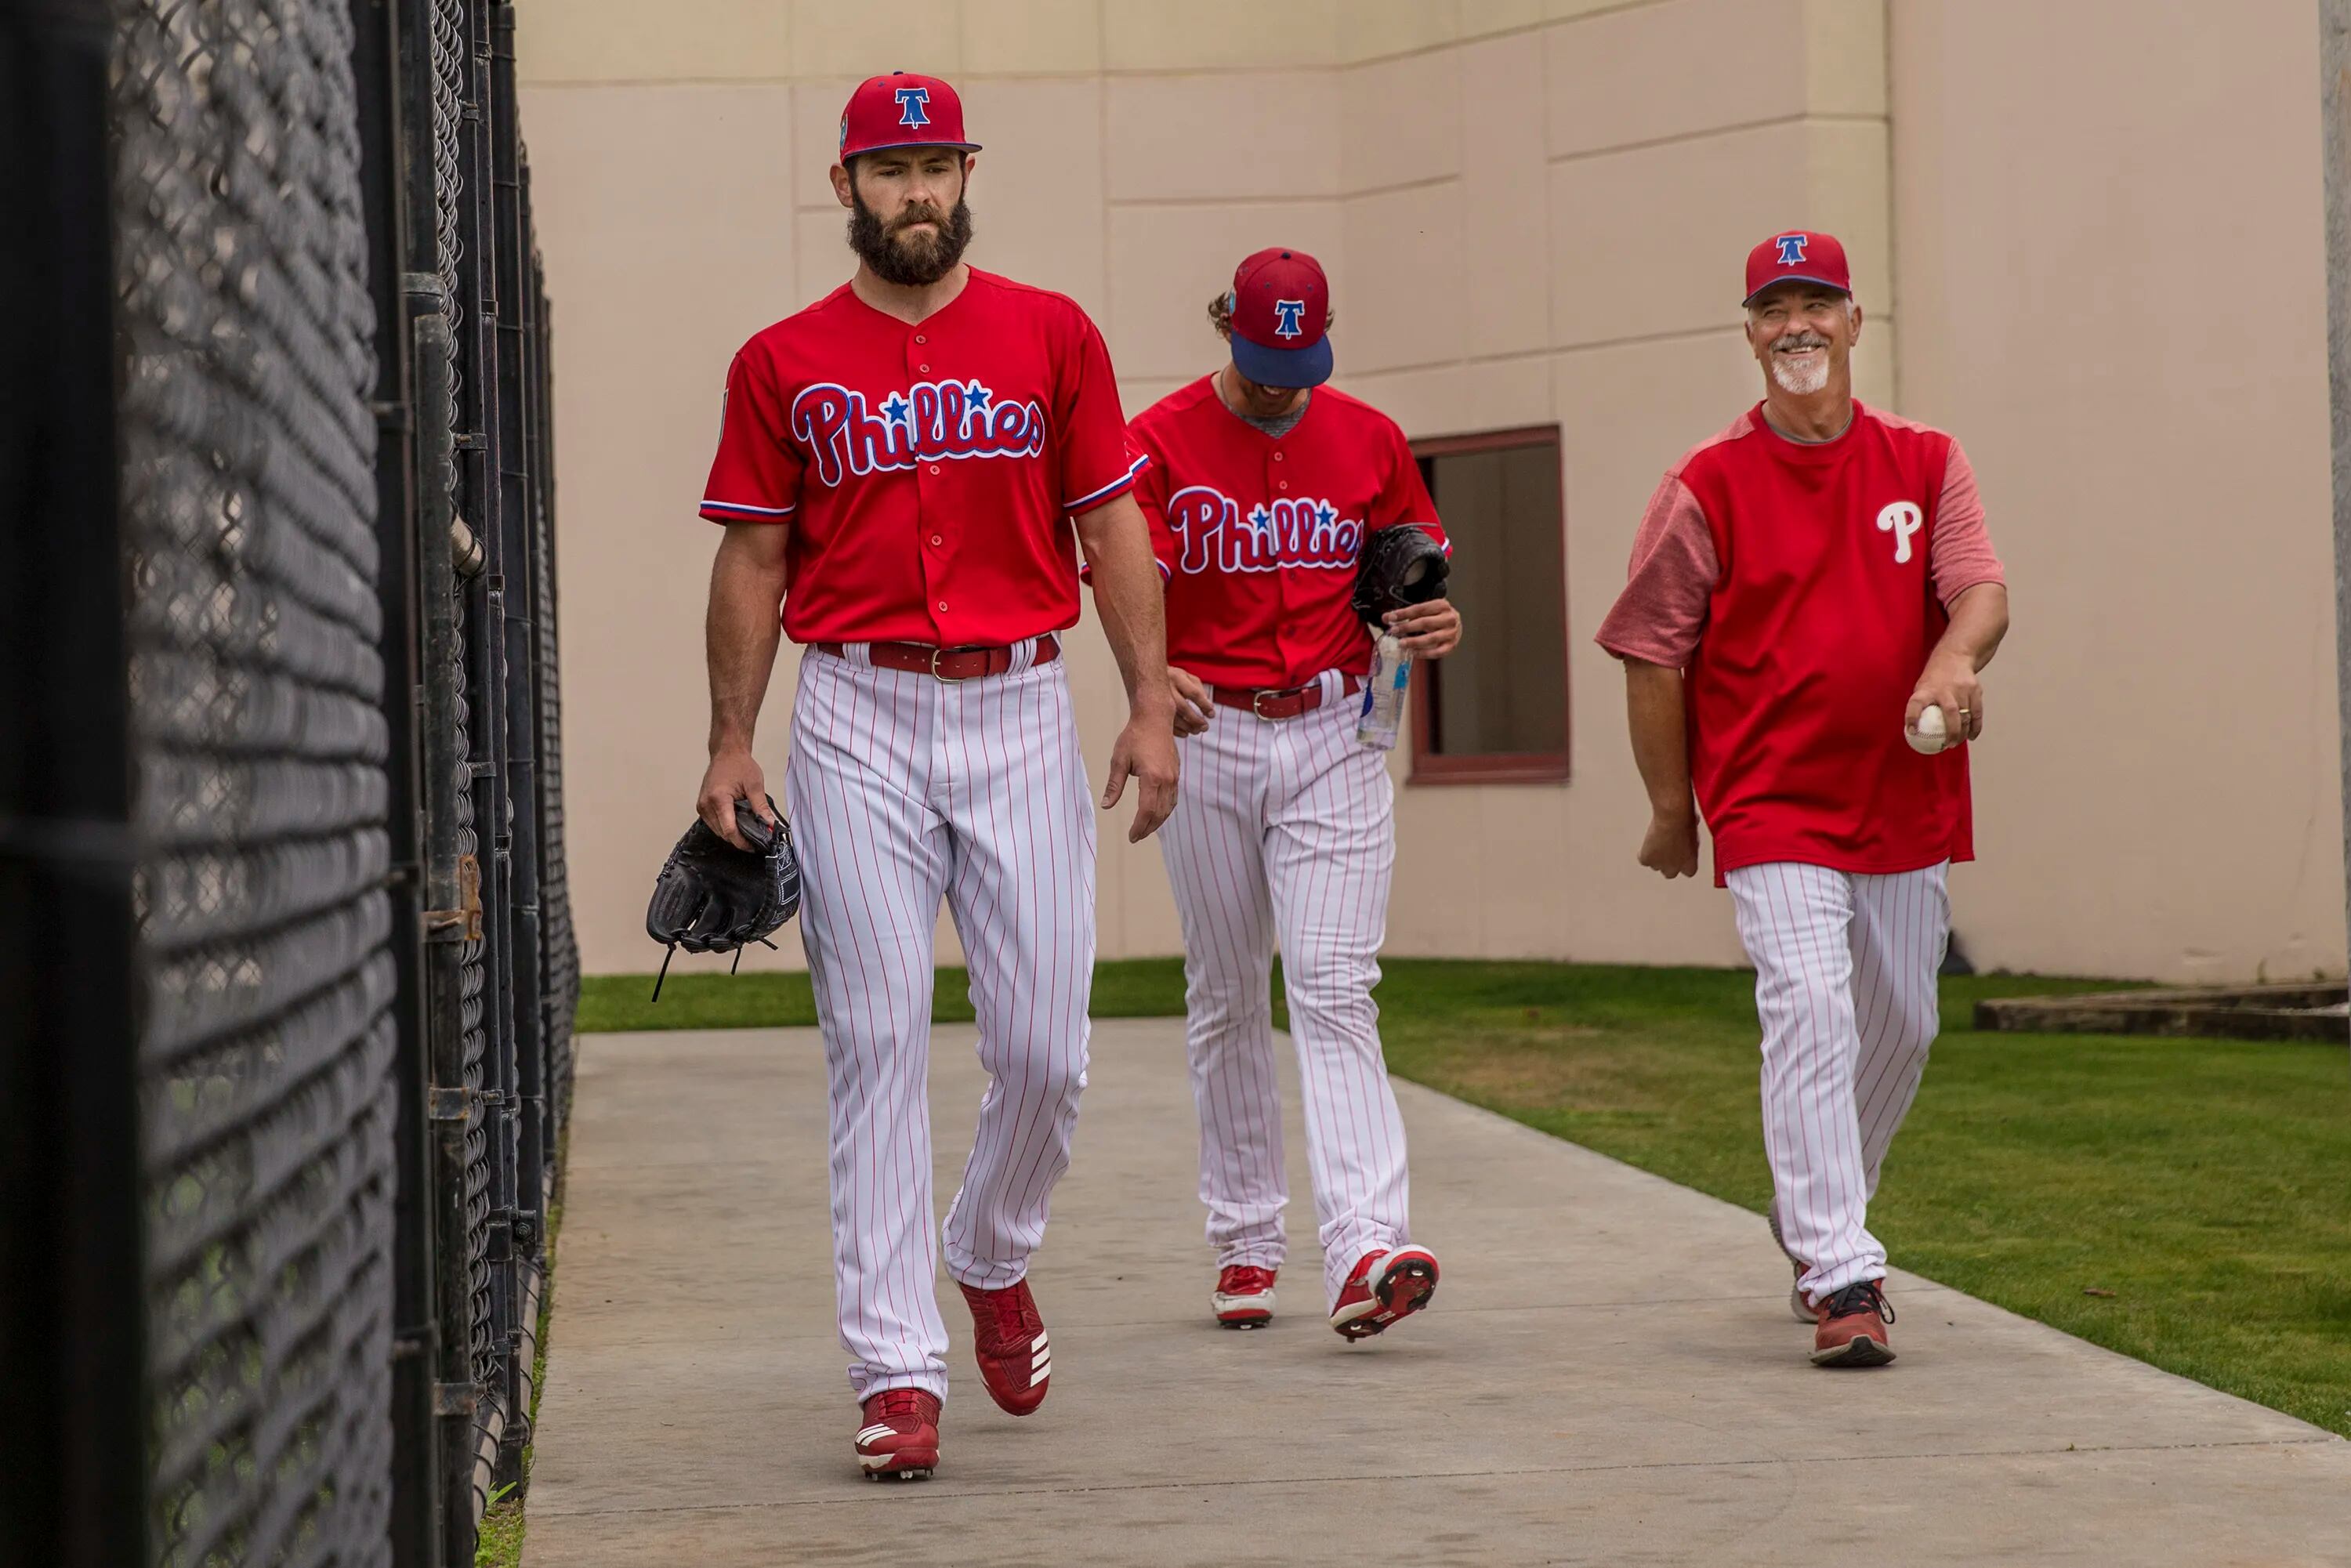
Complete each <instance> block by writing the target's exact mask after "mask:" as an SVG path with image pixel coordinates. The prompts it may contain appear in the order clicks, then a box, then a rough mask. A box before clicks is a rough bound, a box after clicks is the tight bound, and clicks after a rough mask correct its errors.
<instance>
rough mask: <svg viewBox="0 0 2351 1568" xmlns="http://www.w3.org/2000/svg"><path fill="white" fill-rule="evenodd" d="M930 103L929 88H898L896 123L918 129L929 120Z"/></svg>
mask: <svg viewBox="0 0 2351 1568" xmlns="http://www.w3.org/2000/svg"><path fill="white" fill-rule="evenodd" d="M930 103H931V89H929V88H926V87H902V88H900V89H898V123H899V124H901V125H904V126H908V127H911V128H912V129H914V130H916V131H920V130H921V129H922V128H923V127H924V126H925V125H928V124H929V123H930V122H931V116H930Z"/></svg>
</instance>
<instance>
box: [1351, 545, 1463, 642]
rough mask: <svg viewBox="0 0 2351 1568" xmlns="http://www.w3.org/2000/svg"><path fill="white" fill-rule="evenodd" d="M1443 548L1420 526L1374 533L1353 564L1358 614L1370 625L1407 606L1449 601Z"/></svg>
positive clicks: (1378, 622)
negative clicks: (1446, 597) (1447, 598)
mask: <svg viewBox="0 0 2351 1568" xmlns="http://www.w3.org/2000/svg"><path fill="white" fill-rule="evenodd" d="M1446 570H1447V563H1446V559H1445V550H1444V549H1443V547H1441V546H1440V545H1438V544H1437V540H1436V539H1435V538H1433V537H1431V535H1430V534H1429V531H1428V530H1427V529H1426V528H1422V527H1421V526H1420V525H1419V524H1417V523H1398V524H1396V525H1395V527H1393V528H1378V529H1374V531H1373V532H1372V533H1371V534H1370V535H1369V536H1368V537H1367V538H1365V539H1364V549H1363V553H1362V554H1361V555H1360V556H1358V557H1357V558H1356V561H1355V594H1354V599H1353V604H1354V607H1355V614H1356V615H1357V617H1359V618H1360V619H1361V620H1363V621H1364V622H1365V623H1366V624H1368V625H1370V626H1373V627H1375V628H1376V627H1380V626H1383V625H1384V624H1385V622H1383V621H1382V619H1381V617H1382V616H1384V615H1385V614H1386V613H1387V612H1389V611H1391V610H1402V609H1404V608H1405V606H1406V605H1411V604H1426V603H1427V602H1428V601H1430V600H1432V599H1442V598H1444V597H1445V574H1446Z"/></svg>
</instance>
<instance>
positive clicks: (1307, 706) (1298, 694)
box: [1208, 675, 1364, 719]
mask: <svg viewBox="0 0 2351 1568" xmlns="http://www.w3.org/2000/svg"><path fill="white" fill-rule="evenodd" d="M1346 685H1347V695H1349V696H1353V695H1355V694H1356V693H1357V692H1360V691H1362V690H1363V689H1364V678H1363V677H1362V676H1361V675H1349V676H1348V677H1347V681H1346ZM1208 695H1210V696H1212V697H1214V698H1216V699H1217V706H1220V707H1237V708H1241V709H1244V710H1246V711H1247V712H1249V713H1253V714H1255V715H1257V716H1258V717H1259V718H1267V719H1273V718H1296V717H1298V716H1300V715H1301V714H1310V713H1312V712H1313V711H1314V710H1315V709H1316V708H1318V707H1321V706H1322V682H1320V681H1310V682H1308V683H1307V684H1306V685H1302V686H1277V687H1268V688H1266V689H1265V690H1262V691H1253V690H1251V689H1250V688H1249V687H1248V686H1210V687H1209V688H1208Z"/></svg>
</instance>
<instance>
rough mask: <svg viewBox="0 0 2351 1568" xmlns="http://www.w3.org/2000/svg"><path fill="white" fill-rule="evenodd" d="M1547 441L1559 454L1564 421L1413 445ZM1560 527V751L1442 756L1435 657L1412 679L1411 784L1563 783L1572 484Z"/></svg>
mask: <svg viewBox="0 0 2351 1568" xmlns="http://www.w3.org/2000/svg"><path fill="white" fill-rule="evenodd" d="M1528 446H1547V447H1549V448H1550V449H1551V451H1552V456H1553V458H1554V459H1556V458H1557V457H1558V455H1559V450H1560V440H1559V426H1558V425H1556V424H1526V425H1519V426H1517V427H1515V428H1512V429H1510V430H1487V431H1479V432H1478V433H1477V434H1471V435H1441V436H1434V437H1431V438H1429V439H1427V440H1425V441H1416V442H1414V443H1413V444H1412V455H1413V456H1414V457H1415V458H1416V459H1417V458H1424V457H1453V456H1458V455H1462V454H1464V453H1470V452H1500V451H1509V450H1512V449H1516V448H1520V447H1528ZM1444 505H1445V503H1444V501H1443V499H1442V498H1441V497H1440V498H1439V500H1438V502H1437V508H1438V515H1439V516H1440V517H1441V516H1443V513H1444ZM1558 527H1559V529H1560V537H1561V539H1562V549H1561V552H1560V554H1561V570H1560V576H1559V582H1558V585H1557V586H1558V590H1559V626H1560V638H1559V660H1560V701H1561V710H1562V711H1561V714H1560V733H1561V735H1562V737H1564V741H1565V744H1563V745H1562V747H1560V749H1559V750H1557V751H1506V752H1488V753H1479V754H1473V755H1469V756H1451V757H1447V756H1441V755H1439V754H1438V753H1437V750H1436V749H1435V748H1436V745H1437V731H1438V728H1439V726H1440V724H1441V723H1442V718H1443V712H1444V706H1445V697H1444V693H1443V691H1442V689H1441V688H1442V687H1443V685H1444V661H1443V660H1441V659H1440V660H1436V661H1433V662H1431V663H1430V664H1428V665H1426V668H1425V669H1424V670H1423V671H1421V672H1419V674H1420V676H1421V678H1418V679H1416V680H1415V681H1414V682H1413V683H1412V768H1411V770H1410V771H1409V772H1408V773H1407V774H1406V775H1405V784H1406V785H1407V786H1410V785H1445V784H1564V783H1566V782H1567V780H1568V779H1569V777H1570V775H1571V773H1572V771H1573V768H1572V761H1573V749H1574V745H1575V722H1574V721H1575V697H1574V689H1573V684H1572V683H1571V682H1570V680H1569V678H1568V677H1569V675H1570V674H1571V673H1572V672H1571V668H1570V666H1571V663H1572V661H1571V660H1570V658H1569V656H1568V650H1569V648H1570V647H1571V646H1572V645H1573V644H1572V643H1571V641H1570V639H1569V636H1568V621H1567V612H1568V604H1567V571H1566V549H1565V545H1564V541H1565V538H1566V533H1567V486H1566V484H1565V482H1564V479H1563V478H1562V483H1561V486H1560V501H1559V517H1558ZM1477 634H1478V628H1477V627H1475V626H1464V627H1463V628H1462V635H1463V637H1464V638H1465V639H1466V638H1469V637H1475V636H1476V635H1477Z"/></svg>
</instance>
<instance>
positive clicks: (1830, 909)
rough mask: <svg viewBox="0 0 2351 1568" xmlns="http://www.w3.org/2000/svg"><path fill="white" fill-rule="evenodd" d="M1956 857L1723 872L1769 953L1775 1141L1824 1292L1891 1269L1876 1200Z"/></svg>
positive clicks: (1915, 1071) (1769, 1094)
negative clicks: (1882, 866) (1896, 868)
mask: <svg viewBox="0 0 2351 1568" xmlns="http://www.w3.org/2000/svg"><path fill="white" fill-rule="evenodd" d="M1949 873H1950V866H1949V862H1945V863H1943V864H1940V865H1933V866H1928V867H1927V868H1926V869H1925V870H1923V871H1912V872H1904V873H1899V874H1898V875H1894V876H1865V875H1857V874H1854V873H1846V872H1840V871H1831V870H1829V869H1828V868H1827V867H1825V866H1817V865H1804V864H1799V863H1796V862H1778V863H1774V864H1771V865H1757V866H1746V867H1742V868H1741V869H1740V870H1738V871H1734V872H1731V873H1729V875H1728V876H1727V877H1726V878H1725V879H1724V880H1725V881H1727V882H1728V883H1729V884H1730V893H1731V897H1732V899H1733V901H1734V903H1735V904H1736V905H1737V907H1738V913H1739V936H1740V940H1741V941H1743V942H1744V943H1745V944H1746V945H1747V953H1748V956H1749V957H1750V958H1751V959H1753V960H1754V963H1755V1010H1756V1013H1757V1015H1758V1017H1759V1018H1760V1019H1761V1023H1762V1026H1763V1090H1762V1092H1763V1147H1764V1152H1765V1154H1766V1155H1768V1156H1769V1157H1770V1160H1771V1186H1772V1192H1773V1195H1774V1196H1773V1202H1774V1204H1775V1205H1776V1206H1777V1207H1778V1209H1779V1216H1780V1228H1781V1235H1782V1240H1783V1242H1784V1243H1785V1245H1786V1247H1787V1249H1788V1250H1789V1252H1790V1253H1792V1255H1793V1256H1794V1257H1796V1258H1798V1259H1800V1260H1802V1261H1803V1262H1804V1263H1805V1264H1806V1265H1807V1268H1806V1271H1805V1273H1804V1277H1803V1280H1802V1287H1803V1290H1804V1291H1805V1292H1806V1294H1807V1295H1809V1296H1810V1297H1811V1298H1812V1299H1813V1301H1816V1302H1817V1301H1823V1300H1825V1299H1826V1298H1827V1297H1829V1296H1830V1295H1832V1294H1834V1292H1836V1291H1840V1290H1843V1289H1844V1287H1845V1286H1847V1285H1850V1284H1853V1283H1855V1281H1861V1280H1875V1279H1881V1278H1883V1277H1884V1276H1885V1273H1886V1249H1885V1248H1884V1247H1883V1246H1882V1245H1880V1244H1879V1242H1878V1240H1877V1239H1876V1237H1875V1236H1872V1235H1871V1234H1870V1233H1869V1229H1868V1227H1867V1223H1866V1222H1867V1218H1868V1209H1869V1200H1870V1199H1871V1198H1872V1197H1876V1194H1877V1177H1878V1172H1879V1171H1880V1169H1881V1168H1882V1167H1883V1166H1884V1165H1885V1162H1886V1148H1887V1146H1888V1145H1891V1144H1892V1143H1893V1142H1894V1134H1895V1130H1896V1128H1898V1127H1900V1126H1901V1125H1902V1118H1903V1117H1904V1116H1905V1115H1906V1114H1907V1113H1908V1112H1909V1110H1910V1103H1911V1101H1912V1100H1914V1099H1915V1098H1917V1093H1918V1080H1919V1077H1920V1075H1921V1074H1923V1073H1924V1072H1925V1071H1926V1070H1927V1052H1928V1048H1929V1047H1931V1046H1932V1045H1933V1044H1934V1040H1935V1033H1936V1030H1938V1028H1939V1027H1940V1021H1941V1020H1940V1012H1939V1004H1938V998H1937V995H1936V979H1935V977H1936V973H1937V971H1938V969H1940V968H1941V967H1942V962H1943V952H1944V948H1945V947H1946V946H1947V945H1948V943H1949V937H1950V929H1951V925H1950V922H1951V903H1950V891H1949Z"/></svg>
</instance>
